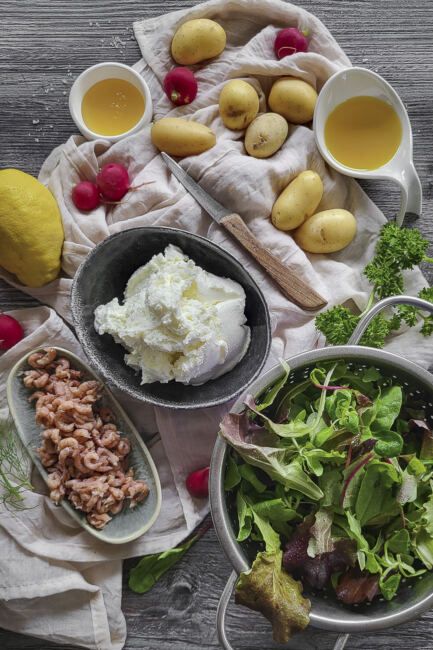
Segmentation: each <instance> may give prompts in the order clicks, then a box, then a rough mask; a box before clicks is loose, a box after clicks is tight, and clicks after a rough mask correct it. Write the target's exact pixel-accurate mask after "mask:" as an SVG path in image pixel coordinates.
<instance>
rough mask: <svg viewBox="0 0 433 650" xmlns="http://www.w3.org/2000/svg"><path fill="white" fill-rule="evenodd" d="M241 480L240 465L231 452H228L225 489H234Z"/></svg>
mask: <svg viewBox="0 0 433 650" xmlns="http://www.w3.org/2000/svg"><path fill="white" fill-rule="evenodd" d="M240 482H241V475H240V474H239V469H238V466H237V464H236V462H235V460H234V458H233V457H232V455H231V454H228V458H227V465H226V473H225V476H224V490H227V491H230V490H233V488H235V487H236V486H237V485H239V483H240Z"/></svg>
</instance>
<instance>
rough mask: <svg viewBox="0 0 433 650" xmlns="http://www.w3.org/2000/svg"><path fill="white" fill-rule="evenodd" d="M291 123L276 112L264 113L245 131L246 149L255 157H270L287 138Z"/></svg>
mask: <svg viewBox="0 0 433 650" xmlns="http://www.w3.org/2000/svg"><path fill="white" fill-rule="evenodd" d="M288 131H289V125H288V124H287V122H286V120H285V119H284V117H281V115H277V114H276V113H264V114H263V115H259V117H256V119H255V120H253V121H252V122H251V124H250V125H249V127H248V128H247V130H246V133H245V149H246V150H247V152H248V153H249V154H250V156H253V157H254V158H269V156H272V154H273V153H275V152H276V151H278V149H279V148H280V147H281V145H282V144H283V143H284V141H285V139H286V138H287V133H288Z"/></svg>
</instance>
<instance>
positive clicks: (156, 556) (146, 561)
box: [129, 534, 201, 594]
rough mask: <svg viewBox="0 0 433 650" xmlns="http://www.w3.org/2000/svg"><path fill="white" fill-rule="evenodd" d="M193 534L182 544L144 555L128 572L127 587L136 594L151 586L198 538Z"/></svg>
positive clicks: (142, 592) (144, 591) (143, 592)
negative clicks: (167, 549) (161, 551)
mask: <svg viewBox="0 0 433 650" xmlns="http://www.w3.org/2000/svg"><path fill="white" fill-rule="evenodd" d="M200 536H201V535H200V534H199V535H195V537H193V538H192V539H190V540H189V541H188V542H186V543H185V544H182V546H177V547H176V548H172V549H170V550H169V551H164V552H163V553H153V554H152V555H145V556H144V557H142V558H141V560H140V561H139V563H138V564H137V565H136V566H135V567H133V568H132V569H131V571H130V573H129V587H130V588H131V589H132V591H135V592H136V593H137V594H145V593H146V592H147V591H149V589H151V588H152V587H153V585H154V584H155V582H156V581H157V580H159V578H160V577H161V576H162V575H163V574H164V573H165V572H166V571H168V570H169V569H170V568H171V567H172V566H173V565H174V564H176V562H179V560H180V559H181V558H183V556H184V555H185V553H186V552H187V550H188V549H189V548H190V547H191V546H192V545H193V544H194V543H195V542H196V541H197V540H198V539H199V537H200Z"/></svg>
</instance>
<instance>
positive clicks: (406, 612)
mask: <svg viewBox="0 0 433 650" xmlns="http://www.w3.org/2000/svg"><path fill="white" fill-rule="evenodd" d="M345 358H348V359H351V360H353V359H359V360H361V361H363V360H364V361H368V360H371V359H372V358H376V359H380V360H381V361H385V362H388V363H390V364H392V365H393V366H395V367H397V368H399V369H403V370H404V371H406V372H412V373H415V374H416V375H417V376H418V377H419V378H420V379H421V380H423V381H425V382H426V383H429V384H430V385H431V386H432V389H433V377H432V375H431V374H430V373H429V372H428V371H427V370H425V369H424V368H421V366H418V365H417V364H416V363H414V362H413V361H409V360H408V359H405V358H403V357H400V356H398V355H396V354H394V353H393V352H388V351H386V350H378V349H377V348H370V347H367V346H358V345H340V346H333V347H328V348H319V349H316V350H310V351H307V352H302V353H301V354H297V355H295V356H292V357H290V358H288V359H287V360H286V361H287V363H288V364H289V366H290V368H291V370H295V369H297V368H298V367H300V366H303V365H305V364H308V363H311V362H312V361H315V362H318V361H322V360H332V359H345ZM281 374H283V373H282V369H281V366H280V365H279V364H275V365H274V366H273V367H272V368H270V369H269V370H268V371H267V372H265V373H264V374H263V375H262V376H261V377H259V378H258V379H256V381H255V382H254V384H251V385H250V386H249V391H250V392H252V393H253V394H254V395H256V394H257V393H259V392H260V391H262V390H263V389H265V388H266V386H268V385H269V384H270V383H271V382H273V381H275V379H277V377H278V376H280V375H281ZM243 398H244V395H241V396H240V397H239V398H238V399H237V400H236V402H235V404H234V405H233V407H232V409H231V412H234V413H239V412H240V411H241V410H242V408H243ZM228 451H229V445H227V443H226V442H225V441H224V440H223V439H222V438H221V437H220V436H219V435H218V437H217V440H216V442H215V446H214V449H213V453H212V458H211V463H210V474H209V503H210V510H211V515H212V519H213V522H214V526H215V532H216V535H217V538H218V541H219V543H220V544H221V546H222V548H223V551H224V553H225V555H226V557H227V558H228V560H229V561H230V563H231V565H232V567H233V569H234V571H236V572H237V573H238V574H239V573H241V572H242V571H247V570H248V569H250V564H249V562H248V561H247V559H246V557H245V554H244V553H243V550H242V548H241V546H240V544H239V542H237V540H236V538H235V535H234V531H233V528H232V525H231V522H230V518H229V516H228V512H227V505H226V499H225V490H224V469H225V465H226V458H227V453H228ZM432 605H433V589H432V591H431V592H430V594H428V595H427V596H425V597H424V598H422V599H421V600H420V601H419V602H417V603H414V604H413V605H410V606H408V607H404V606H403V607H402V608H401V609H400V610H399V611H396V612H391V613H389V614H384V615H381V616H377V617H375V618H369V617H368V616H362V617H359V618H358V619H356V620H351V621H347V620H343V619H341V618H339V616H338V612H337V613H336V616H335V618H332V619H330V618H329V617H327V616H324V615H320V614H316V613H315V611H314V606H313V608H312V610H311V612H310V624H311V625H312V626H313V627H317V628H320V629H323V630H330V631H333V632H344V633H352V632H370V631H375V630H381V629H384V628H388V627H392V626H394V625H400V624H402V623H406V622H408V621H411V620H413V619H414V618H418V617H419V616H421V614H422V613H424V612H425V611H427V610H428V609H430V608H431V606H432ZM358 616H359V615H358Z"/></svg>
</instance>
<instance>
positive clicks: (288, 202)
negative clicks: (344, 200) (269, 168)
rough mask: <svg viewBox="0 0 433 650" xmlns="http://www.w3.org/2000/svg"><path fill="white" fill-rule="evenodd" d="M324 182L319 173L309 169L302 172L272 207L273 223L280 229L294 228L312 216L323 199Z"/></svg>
mask: <svg viewBox="0 0 433 650" xmlns="http://www.w3.org/2000/svg"><path fill="white" fill-rule="evenodd" d="M322 194H323V183H322V179H321V178H320V176H319V174H316V172H313V171H311V170H309V169H307V171H305V172H301V173H300V174H299V176H297V177H296V178H295V179H294V180H293V181H291V182H290V183H289V184H288V185H287V187H286V188H285V189H284V190H283V191H282V192H281V194H280V196H279V197H278V199H277V200H276V201H275V203H274V207H273V208H272V214H271V219H272V223H273V224H274V226H275V227H276V228H278V229H279V230H293V229H294V228H297V227H298V226H300V225H301V223H304V221H305V219H306V218H307V217H311V215H312V214H314V211H315V210H317V206H318V205H319V203H320V201H321V200H322Z"/></svg>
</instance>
